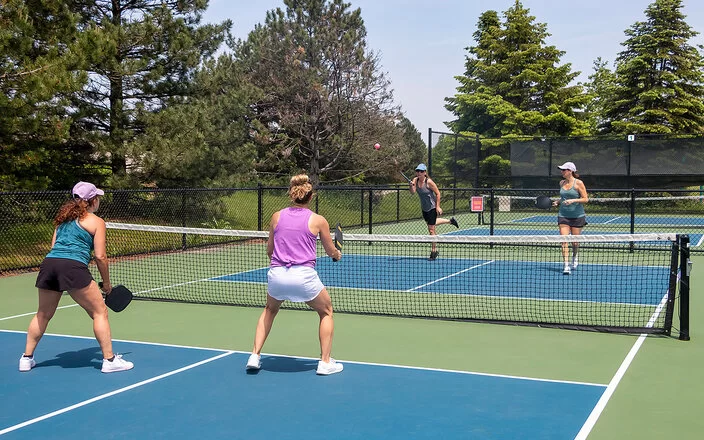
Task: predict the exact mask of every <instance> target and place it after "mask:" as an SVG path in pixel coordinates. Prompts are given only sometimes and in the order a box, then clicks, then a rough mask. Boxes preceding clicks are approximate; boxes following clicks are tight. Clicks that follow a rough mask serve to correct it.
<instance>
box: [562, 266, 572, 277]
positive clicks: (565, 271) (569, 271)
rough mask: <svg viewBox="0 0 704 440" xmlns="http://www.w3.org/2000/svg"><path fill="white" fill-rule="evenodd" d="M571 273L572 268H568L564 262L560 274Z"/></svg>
mask: <svg viewBox="0 0 704 440" xmlns="http://www.w3.org/2000/svg"><path fill="white" fill-rule="evenodd" d="M571 273H572V270H571V269H570V266H569V265H567V264H566V265H565V268H564V269H562V274H563V275H570V274H571Z"/></svg>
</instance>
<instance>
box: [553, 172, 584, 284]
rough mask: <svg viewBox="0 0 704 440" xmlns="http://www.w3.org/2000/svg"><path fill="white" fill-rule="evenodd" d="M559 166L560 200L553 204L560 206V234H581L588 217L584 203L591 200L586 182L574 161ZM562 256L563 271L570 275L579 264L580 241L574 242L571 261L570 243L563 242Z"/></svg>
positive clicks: (558, 222)
mask: <svg viewBox="0 0 704 440" xmlns="http://www.w3.org/2000/svg"><path fill="white" fill-rule="evenodd" d="M558 168H559V169H560V171H561V173H562V180H561V181H560V200H559V201H555V202H553V205H554V206H558V205H559V206H560V212H559V213H558V214H557V225H558V226H559V227H560V235H570V234H572V235H580V234H581V233H582V228H584V227H585V226H586V225H587V217H586V214H585V212H584V204H585V203H587V202H589V197H588V196H587V188H586V187H585V186H584V182H582V181H581V180H580V179H579V174H577V167H576V166H575V164H574V163H572V162H565V163H564V164H562V165H560V166H559V167H558ZM562 258H563V260H564V263H565V267H564V269H563V270H562V273H563V274H565V275H570V274H571V273H572V271H573V270H575V269H576V268H577V266H578V265H579V243H578V242H573V243H572V261H571V262H570V247H569V243H568V242H564V243H562Z"/></svg>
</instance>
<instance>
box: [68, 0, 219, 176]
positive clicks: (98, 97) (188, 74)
mask: <svg viewBox="0 0 704 440" xmlns="http://www.w3.org/2000/svg"><path fill="white" fill-rule="evenodd" d="M206 6H207V1H204V0H182V1H178V2H164V1H161V0H141V1H137V2H135V1H127V0H121V1H113V0H93V1H87V2H76V3H75V4H74V7H75V8H76V12H77V13H78V14H79V16H80V20H79V23H78V24H79V28H80V29H86V30H87V29H92V30H93V31H94V38H93V39H92V41H91V43H92V45H91V47H90V51H89V52H88V53H87V55H86V66H85V70H86V71H87V72H89V77H88V79H89V82H88V85H87V86H86V87H85V88H84V89H83V90H82V92H81V93H79V94H76V95H74V96H73V100H72V108H74V109H75V113H74V115H73V116H74V118H75V120H76V123H75V124H76V133H75V135H74V136H75V137H77V138H80V139H85V140H86V141H88V142H90V143H91V144H92V145H94V146H95V147H96V150H97V151H96V152H95V153H97V154H99V155H102V157H103V158H105V160H108V161H109V163H110V166H111V169H112V178H111V182H110V184H111V185H112V186H114V187H119V186H134V185H135V184H136V183H137V182H136V181H138V180H140V179H141V178H143V177H145V176H147V175H146V174H142V175H141V176H140V175H128V173H127V172H128V171H133V170H142V169H143V168H142V167H143V164H142V159H143V158H146V160H147V161H148V160H149V159H150V156H149V155H145V156H142V155H140V154H135V153H139V152H140V149H139V148H138V147H136V146H135V145H140V141H143V139H137V140H135V137H136V136H137V135H138V134H142V133H146V136H147V137H149V136H154V135H155V133H158V132H162V133H164V132H165V130H164V128H163V127H150V124H157V125H158V124H162V123H169V122H172V123H173V122H179V118H178V117H177V116H175V115H174V113H179V110H176V111H174V112H172V113H169V114H165V115H163V116H153V113H157V112H159V111H160V110H162V109H165V108H167V107H168V106H169V105H171V104H174V103H180V102H182V101H181V100H182V99H183V98H184V97H188V96H190V95H192V94H193V90H192V89H191V83H192V80H193V75H194V72H195V69H196V68H197V67H198V66H199V65H200V63H201V62H202V61H203V60H205V59H207V58H209V57H210V56H212V55H213V54H214V53H215V51H216V50H217V48H218V47H219V45H220V44H221V42H222V41H223V40H224V38H225V36H226V33H227V31H228V29H229V28H230V26H231V23H230V21H224V22H222V23H220V24H207V25H201V24H200V18H201V14H202V13H203V11H204V10H205V8H206ZM181 110H182V109H181ZM180 121H183V119H181V120H180ZM177 131H178V128H173V131H172V132H167V133H168V134H173V135H174V137H175V139H170V140H169V142H168V145H165V146H163V148H169V149H171V150H172V151H171V152H170V153H169V154H170V155H171V156H172V157H173V156H178V153H176V152H174V150H180V151H181V152H184V151H185V150H187V149H188V148H189V147H190V145H189V144H188V143H187V142H191V141H192V140H193V137H192V136H187V135H181V136H176V132H177ZM188 154H189V155H191V154H194V155H198V153H197V152H196V153H188ZM172 163H173V162H172ZM149 165H150V164H149V163H147V164H145V165H144V166H145V167H148V166H149ZM182 169H183V168H182ZM174 172H175V170H172V174H173V173H174ZM155 177H157V175H155ZM167 181H168V179H167ZM146 183H152V184H154V183H156V184H157V185H158V184H160V183H161V182H155V181H152V182H146ZM167 184H168V183H167Z"/></svg>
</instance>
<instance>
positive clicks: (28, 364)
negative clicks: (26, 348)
mask: <svg viewBox="0 0 704 440" xmlns="http://www.w3.org/2000/svg"><path fill="white" fill-rule="evenodd" d="M35 365H37V363H36V362H35V361H34V356H32V357H31V358H28V357H25V356H24V355H22V357H21V358H20V371H29V370H31V369H32V368H34V366H35Z"/></svg>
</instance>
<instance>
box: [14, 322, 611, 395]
mask: <svg viewBox="0 0 704 440" xmlns="http://www.w3.org/2000/svg"><path fill="white" fill-rule="evenodd" d="M0 333H22V334H26V333H27V332H22V331H17V330H1V329H0ZM46 334H47V335H49V336H56V337H60V338H76V339H91V340H94V339H95V338H93V337H89V336H73V335H62V334H52V333H46ZM113 341H119V342H125V343H130V344H144V345H155V346H163V347H174V348H187V349H193V350H211V351H222V352H224V354H247V355H249V354H251V351H239V350H229V349H224V348H209V347H197V346H191V345H176V344H162V343H158V342H146V341H133V340H128V339H113ZM262 356H270V357H282V358H288V359H302V360H311V361H318V360H319V359H318V358H312V357H307V356H292V355H287V354H278V353H262ZM338 361H339V362H346V363H348V364H356V365H370V366H375V367H388V368H403V369H407V370H419V371H438V372H442V373H455V374H469V375H472V376H487V377H499V378H506V379H517V380H527V381H532V382H550V383H565V384H572V385H585V386H594V387H602V388H606V384H602V383H591V382H578V381H571V380H558V379H544V378H538V377H528V376H513V375H506V374H493V373H481V372H477V371H462V370H450V369H444V368H431V367H417V366H412V365H400V364H383V363H377V362H361V361H351V360H345V359H338Z"/></svg>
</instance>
